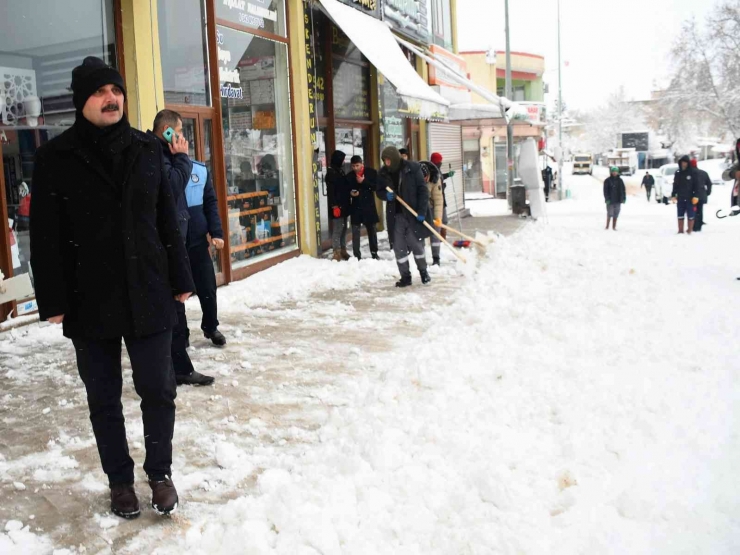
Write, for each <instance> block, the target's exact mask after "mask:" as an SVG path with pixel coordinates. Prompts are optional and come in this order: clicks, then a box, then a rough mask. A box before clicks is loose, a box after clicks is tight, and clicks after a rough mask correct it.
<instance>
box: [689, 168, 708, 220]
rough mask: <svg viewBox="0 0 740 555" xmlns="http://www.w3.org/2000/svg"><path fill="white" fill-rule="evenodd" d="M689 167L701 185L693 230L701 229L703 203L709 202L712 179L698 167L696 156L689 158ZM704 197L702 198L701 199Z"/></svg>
mask: <svg viewBox="0 0 740 555" xmlns="http://www.w3.org/2000/svg"><path fill="white" fill-rule="evenodd" d="M691 167H692V168H694V170H695V171H696V174H697V176H698V178H699V186H700V187H702V189H703V190H702V191H701V192H702V195H700V197H699V204H697V205H696V217H695V218H694V231H701V228H702V227H704V223H705V222H704V205H705V204H706V203H707V202H709V195H711V194H712V179H711V178H710V177H709V174H708V173H707V172H705V171H704V170H702V169H700V168H699V165H698V162H697V161H696V158H692V159H691ZM702 199H704V200H702Z"/></svg>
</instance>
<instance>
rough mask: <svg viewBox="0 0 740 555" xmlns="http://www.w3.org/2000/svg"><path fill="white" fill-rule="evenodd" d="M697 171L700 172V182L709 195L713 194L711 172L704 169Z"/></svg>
mask: <svg viewBox="0 0 740 555" xmlns="http://www.w3.org/2000/svg"><path fill="white" fill-rule="evenodd" d="M696 173H698V174H699V183H700V184H701V185H702V186H703V187H704V190H705V191H706V192H707V196H709V195H711V194H712V179H711V178H710V177H709V174H708V173H707V172H705V171H704V170H700V169H698V168H697V169H696ZM707 200H709V199H706V198H705V199H704V200H703V201H702V202H707Z"/></svg>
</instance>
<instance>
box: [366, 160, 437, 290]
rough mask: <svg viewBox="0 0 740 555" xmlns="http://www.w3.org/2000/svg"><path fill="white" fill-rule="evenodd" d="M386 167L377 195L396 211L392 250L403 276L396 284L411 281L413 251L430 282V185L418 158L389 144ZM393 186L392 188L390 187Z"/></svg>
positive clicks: (420, 269) (424, 281)
mask: <svg viewBox="0 0 740 555" xmlns="http://www.w3.org/2000/svg"><path fill="white" fill-rule="evenodd" d="M381 158H382V160H383V168H382V169H381V170H380V175H379V179H378V189H377V195H378V198H380V199H381V200H385V201H386V202H388V203H389V204H390V205H391V210H392V211H393V215H394V225H393V228H394V231H393V251H394V253H395V255H396V263H397V264H398V270H399V271H400V272H401V279H400V280H399V281H398V282H396V287H408V286H409V285H411V266H410V264H409V257H410V256H411V255H412V254H413V256H414V260H415V261H416V267H417V268H418V269H419V275H420V276H421V282H422V283H423V284H425V285H426V284H427V283H429V282H430V281H432V278H431V277H430V276H429V272H427V260H426V254H425V252H424V239H426V238H427V237H429V235H430V233H429V231H428V229H427V228H426V227H425V226H424V225H423V224H424V222H425V221H432V214H431V210H430V208H429V189H428V188H427V184H426V183H425V181H424V175H423V174H422V173H421V166H420V165H419V163H418V162H412V161H410V160H403V159H402V158H401V154H400V153H399V152H398V149H397V148H396V147H394V146H388V147H386V148H384V149H383V152H382V154H381ZM388 187H390V189H391V190H392V192H389V191H388V190H387V188H388ZM396 197H398V198H401V199H403V200H404V201H406V203H407V204H408V205H409V206H410V207H411V208H412V209H413V210H414V211H415V212H416V213H417V216H416V217H414V216H413V214H411V212H410V211H409V210H408V209H406V208H405V207H404V206H403V205H402V204H401V203H400V202H398V201H396Z"/></svg>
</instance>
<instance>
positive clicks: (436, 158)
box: [429, 152, 455, 239]
mask: <svg viewBox="0 0 740 555" xmlns="http://www.w3.org/2000/svg"><path fill="white" fill-rule="evenodd" d="M429 159H430V161H431V162H432V164H434V165H435V166H437V169H438V170H439V173H440V178H439V180H440V182H441V183H442V200H443V202H444V210H443V214H442V223H443V224H445V225H447V224H448V223H449V219H448V218H447V180H448V179H451V178H453V177H455V170H450V171H448V172H447V173H444V172H443V171H442V160H443V158H442V155H441V154H440V153H439V152H432V155H431V157H430V158H429ZM440 235H442V238H444V239H447V230H446V229H444V228H443V229H442V231H441V233H440Z"/></svg>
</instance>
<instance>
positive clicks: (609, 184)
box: [604, 166, 627, 231]
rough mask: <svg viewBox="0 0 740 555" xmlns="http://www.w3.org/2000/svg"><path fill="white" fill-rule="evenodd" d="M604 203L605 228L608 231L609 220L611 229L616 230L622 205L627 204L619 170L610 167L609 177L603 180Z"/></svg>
mask: <svg viewBox="0 0 740 555" xmlns="http://www.w3.org/2000/svg"><path fill="white" fill-rule="evenodd" d="M604 201H605V202H606V228H605V229H609V220H611V222H612V229H613V230H614V231H616V230H617V218H619V213H620V212H621V210H622V205H623V204H624V203H625V202H627V189H626V188H625V186H624V181H622V178H621V177H619V168H618V167H616V166H612V168H611V170H610V175H609V177H607V178H606V179H605V180H604Z"/></svg>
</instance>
